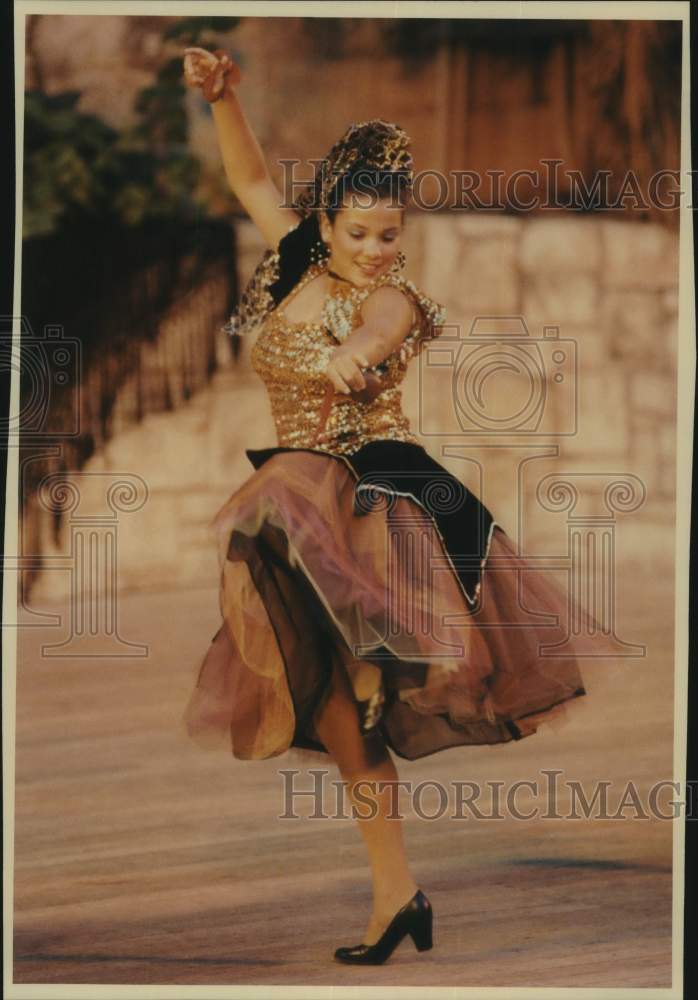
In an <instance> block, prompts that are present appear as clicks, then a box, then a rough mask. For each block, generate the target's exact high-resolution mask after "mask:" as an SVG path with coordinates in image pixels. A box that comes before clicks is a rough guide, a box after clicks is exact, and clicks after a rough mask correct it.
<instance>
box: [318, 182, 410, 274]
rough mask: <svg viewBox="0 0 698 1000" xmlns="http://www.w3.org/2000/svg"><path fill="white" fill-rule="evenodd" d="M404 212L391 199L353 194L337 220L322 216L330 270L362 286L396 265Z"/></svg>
mask: <svg viewBox="0 0 698 1000" xmlns="http://www.w3.org/2000/svg"><path fill="white" fill-rule="evenodd" d="M402 213H403V209H402V208H401V207H400V206H399V205H396V204H394V203H393V202H392V200H391V199H390V198H385V199H376V198H375V197H374V198H372V197H371V195H370V194H355V195H350V196H349V197H348V199H347V203H346V206H345V207H344V208H342V209H341V210H340V211H339V212H338V213H337V214H336V215H335V217H334V220H333V221H332V222H330V221H329V219H328V218H327V216H325V215H324V213H323V215H322V216H321V217H320V234H321V236H322V239H323V240H324V242H325V243H326V244H327V245H328V247H329V248H330V258H329V268H330V270H331V271H334V272H335V274H339V275H340V276H341V277H342V278H347V279H348V280H349V281H351V282H352V283H353V284H355V285H358V286H359V287H361V286H363V285H368V284H370V282H371V281H373V280H374V278H376V277H377V276H378V275H380V274H383V273H384V272H385V271H387V270H388V269H389V268H390V266H391V265H392V264H393V262H394V260H395V258H396V257H397V253H398V250H399V249H400V240H401V237H402V227H403V223H402Z"/></svg>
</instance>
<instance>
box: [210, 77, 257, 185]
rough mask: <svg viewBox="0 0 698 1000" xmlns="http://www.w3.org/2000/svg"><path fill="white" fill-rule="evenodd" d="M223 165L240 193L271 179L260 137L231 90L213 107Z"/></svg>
mask: <svg viewBox="0 0 698 1000" xmlns="http://www.w3.org/2000/svg"><path fill="white" fill-rule="evenodd" d="M211 109H212V111H213V120H214V122H215V127H216V135H217V137H218V145H219V147H220V151H221V156H222V158H223V166H224V168H225V173H226V177H227V178H228V182H229V183H230V186H231V187H232V189H233V191H234V192H235V193H236V194H239V193H240V192H241V191H242V190H243V189H244V188H245V187H247V186H249V185H252V184H256V183H257V182H259V181H262V180H265V178H267V177H268V176H269V171H268V169H267V164H266V161H265V159H264V154H263V152H262V149H261V147H260V145H259V143H258V142H257V137H256V136H255V134H254V132H253V131H252V129H251V127H250V124H249V122H248V121H247V118H246V116H245V113H244V111H243V110H242V107H241V106H240V102H239V101H238V98H237V95H236V94H235V92H234V91H233V90H232V89H231V90H229V91H228V92H226V93H225V94H224V95H223V97H221V99H220V100H218V101H215V102H214V103H213V104H212V105H211Z"/></svg>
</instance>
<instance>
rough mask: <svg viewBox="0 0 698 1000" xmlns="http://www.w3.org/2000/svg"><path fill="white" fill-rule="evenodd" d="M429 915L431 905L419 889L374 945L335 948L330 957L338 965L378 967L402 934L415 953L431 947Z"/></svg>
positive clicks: (390, 952) (394, 947)
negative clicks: (410, 941)
mask: <svg viewBox="0 0 698 1000" xmlns="http://www.w3.org/2000/svg"><path fill="white" fill-rule="evenodd" d="M432 922H433V912H432V909H431V903H430V902H429V900H428V899H427V897H426V896H425V895H424V893H423V892H422V890H421V889H417V891H416V893H415V894H414V896H413V897H412V899H411V900H410V901H409V903H405V905H404V906H403V907H401V909H399V910H398V911H397V913H396V914H395V916H394V917H393V919H392V920H391V921H390V923H389V924H388V926H387V927H386V929H385V930H384V931H383V934H382V936H381V937H380V938H379V939H378V941H376V943H375V944H355V945H353V946H352V947H350V948H337V950H336V951H335V953H334V957H335V958H336V959H337V960H338V961H339V962H346V963H349V964H352V965H382V964H383V962H385V960H386V959H387V958H390V956H391V955H392V953H393V952H394V951H395V949H396V948H397V946H398V945H399V944H400V942H401V941H402V939H403V938H404V937H405V935H406V934H409V935H410V937H411V938H412V940H413V942H414V945H415V948H416V949H417V951H429V949H430V948H431V947H433V943H434V942H433V939H432Z"/></svg>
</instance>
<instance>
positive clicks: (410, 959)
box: [14, 582, 673, 988]
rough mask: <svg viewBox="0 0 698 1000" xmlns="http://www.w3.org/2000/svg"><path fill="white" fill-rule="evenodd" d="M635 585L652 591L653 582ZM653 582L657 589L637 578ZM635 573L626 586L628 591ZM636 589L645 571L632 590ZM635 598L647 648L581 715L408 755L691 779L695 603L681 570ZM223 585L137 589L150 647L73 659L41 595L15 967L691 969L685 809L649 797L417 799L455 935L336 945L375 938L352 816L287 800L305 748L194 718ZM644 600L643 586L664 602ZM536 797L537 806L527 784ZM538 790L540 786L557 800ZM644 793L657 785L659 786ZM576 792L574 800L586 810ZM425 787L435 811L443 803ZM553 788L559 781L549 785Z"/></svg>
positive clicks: (23, 634)
mask: <svg viewBox="0 0 698 1000" xmlns="http://www.w3.org/2000/svg"><path fill="white" fill-rule="evenodd" d="M629 586H630V587H631V588H632V582H630V584H629ZM638 589H639V588H638ZM621 592H622V591H621ZM629 592H631V591H629V590H627V589H626V590H625V593H626V594H627V593H629ZM632 592H633V594H634V596H633V601H632V607H631V608H626V609H625V611H624V612H623V611H622V609H621V611H620V612H619V623H618V631H619V634H620V635H621V637H622V638H623V639H625V640H626V641H633V642H642V643H645V644H646V645H647V655H646V657H645V658H643V659H630V660H615V661H607V662H606V663H605V664H588V665H587V668H586V669H585V683H586V685H587V690H588V692H589V694H588V696H587V698H584V699H580V700H579V701H578V702H575V703H574V705H573V707H571V708H570V710H569V714H568V716H567V718H566V720H565V723H564V725H563V727H562V728H561V729H560V730H554V729H552V728H551V729H550V730H549V731H546V730H543V729H541V730H540V731H539V732H538V733H537V734H536V735H534V736H532V737H530V738H529V739H527V740H523V741H521V742H520V743H515V744H508V745H505V746H499V747H475V748H459V749H452V750H448V751H443V752H441V753H439V754H434V755H433V756H431V757H429V758H425V759H423V760H421V761H416V762H407V761H401V760H398V762H397V763H398V770H399V773H400V777H401V778H411V779H413V780H414V781H418V780H426V779H435V780H440V781H441V782H443V783H444V784H446V786H447V787H449V784H448V783H450V782H453V781H455V780H460V781H463V780H472V781H479V782H484V781H487V780H499V781H503V782H505V783H506V784H507V785H508V784H510V783H512V782H514V781H516V780H518V779H527V780H536V781H538V782H539V784H540V785H541V787H542V786H543V782H544V777H543V775H542V770H543V769H544V768H545V769H551V768H557V769H561V770H562V771H563V776H562V777H563V779H567V780H569V779H574V780H577V781H580V782H581V783H582V785H583V787H584V788H585V791H586V792H587V794H589V793H591V791H592V790H593V788H592V785H593V782H594V781H595V780H596V779H599V778H602V779H604V780H607V781H610V782H612V786H611V788H610V790H609V799H610V801H611V802H613V803H615V804H616V805H617V802H618V800H619V799H620V797H621V795H622V793H623V790H624V788H625V786H626V783H627V782H628V781H630V780H632V781H633V782H634V783H635V785H636V786H637V787H638V789H639V790H640V791H641V793H642V794H643V795H644V794H646V792H647V790H648V789H649V788H650V787H651V785H652V783H653V782H656V781H659V780H661V779H670V778H671V774H672V744H673V732H672V726H673V682H672V674H673V652H672V646H673V605H672V601H671V590H670V587H669V586H668V585H667V587H666V588H665V589H663V590H661V591H659V593H660V595H661V594H664V595H665V596H664V598H662V597H661V596H660V599H659V600H658V599H657V591H656V590H653V592H652V595H651V600H650V595H648V594H646V595H642V594H639V593H637V594H635V593H634V589H633V590H632ZM217 601H218V598H217V592H216V590H215V589H206V590H195V591H186V592H182V591H176V592H172V593H158V594H142V593H141V594H132V595H122V597H121V598H120V603H119V630H120V633H121V635H122V637H123V638H124V639H126V640H128V641H131V642H139V643H146V644H147V645H148V647H149V649H148V656H147V657H145V658H144V659H128V658H100V657H99V656H93V655H89V656H84V655H81V656H76V657H73V658H68V659H55V658H52V657H50V656H49V655H47V654H46V651H42V647H43V646H45V645H52V644H54V643H57V642H59V641H60V640H61V639H62V638H64V637H65V636H66V635H67V626H66V624H65V622H66V618H65V615H66V609H65V608H57V607H54V608H42V609H41V611H42V612H52V613H56V614H58V615H61V616H63V617H62V621H63V624H62V625H60V624H59V625H58V626H56V627H54V628H49V627H45V626H43V625H42V626H41V627H30V625H31V624H32V621H33V619H32V616H31V615H30V613H29V612H28V611H26V610H23V611H22V613H21V615H20V632H19V639H20V642H19V663H18V676H17V692H18V699H17V700H18V704H17V752H16V828H15V838H16V839H15V879H14V897H15V898H14V903H15V923H14V982H15V983H37V984H40V983H44V984H45V983H54V984H58V983H78V984H79V983H104V984H119V983H121V984H140V985H147V984H192V985H193V984H197V985H213V984H215V985H220V986H230V985H243V984H250V985H261V984H269V985H277V986H283V985H301V984H310V985H313V986H328V987H330V986H372V987H376V986H422V985H423V986H427V985H429V986H449V987H454V986H463V987H465V986H468V987H478V986H480V987H482V986H498V987H515V986H519V987H521V986H529V987H542V986H558V987H566V986H578V987H597V988H598V987H607V988H614V987H643V988H647V987H668V986H670V985H671V933H672V926H671V922H672V921H671V906H672V873H671V868H672V824H671V823H670V822H667V821H664V820H661V819H656V818H650V819H647V820H640V819H636V818H632V810H630V811H626V814H627V815H628V817H629V818H626V819H616V820H612V819H598V818H592V819H578V820H574V819H559V820H550V819H549V820H546V819H542V818H540V817H538V818H536V819H532V820H527V821H523V820H517V819H514V818H513V816H511V815H510V814H505V817H504V818H503V819H499V820H497V819H494V820H475V819H473V818H472V816H470V817H469V818H467V819H453V818H451V814H452V812H453V808H454V806H453V804H452V803H449V809H448V810H447V814H446V815H444V816H442V817H441V818H439V819H434V820H425V819H421V818H420V817H419V816H418V815H416V814H415V813H414V812H413V811H412V810H410V808H409V803H407V805H406V809H405V811H406V813H407V818H406V822H405V836H406V839H407V844H408V850H409V854H410V858H411V860H412V864H413V871H414V873H415V878H416V879H417V881H418V884H419V885H420V886H421V887H422V888H423V889H424V891H425V892H426V893H427V894H428V896H429V898H430V900H431V902H432V905H433V907H434V919H435V922H434V948H433V949H432V950H431V951H430V952H425V953H422V954H418V953H417V952H416V951H415V949H414V948H413V946H412V944H411V942H410V941H409V940H408V939H407V940H405V941H403V943H402V944H401V945H400V947H399V948H398V949H397V951H396V952H395V953H394V955H393V957H392V959H391V960H390V961H389V962H387V963H386V964H385V965H383V966H381V967H379V968H370V969H361V968H352V967H346V966H342V965H339V964H338V963H336V962H334V961H333V960H332V955H333V952H334V949H335V948H336V947H337V945H339V944H353V943H355V942H356V941H359V940H360V939H361V935H362V933H363V930H364V927H365V925H366V922H367V920H368V915H369V911H370V879H369V869H368V865H367V861H366V857H365V854H364V850H363V846H362V843H361V840H360V837H359V833H358V830H357V829H356V825H355V824H354V823H353V822H352V821H351V820H349V819H333V820H322V819H320V820H311V819H309V818H308V814H309V812H310V806H306V805H302V804H301V805H299V807H298V812H299V813H300V814H302V818H300V819H298V820H288V819H280V818H279V814H280V813H281V812H282V811H283V808H284V799H283V779H282V777H281V775H280V774H279V771H280V770H282V769H288V768H298V769H300V771H301V773H300V774H299V776H298V777H297V778H296V781H297V782H298V785H297V787H303V788H309V787H310V784H311V778H310V776H309V775H307V774H306V773H305V768H307V767H314V766H315V767H320V768H322V767H329V770H330V775H329V779H328V780H331V779H337V778H338V777H339V775H338V772H337V771H336V769H335V768H334V767H333V766H332V765H331V764H329V761H328V758H327V757H324V756H317V757H316V762H315V763H313V762H308V761H307V760H305V761H303V762H301V763H299V761H298V759H297V758H296V757H295V756H294V754H293V752H291V753H290V754H287V755H284V756H282V757H279V758H276V759H274V760H268V761H255V762H244V761H237V760H235V759H233V758H232V757H231V756H229V755H228V754H226V753H220V752H219V753H216V752H206V751H203V750H201V749H199V748H198V747H196V746H195V745H193V744H192V743H191V742H189V741H188V739H187V737H186V735H185V734H184V732H183V730H182V728H181V724H180V717H181V712H182V709H183V706H184V704H185V702H186V698H187V695H188V692H189V690H190V688H191V686H192V684H193V681H194V677H195V673H196V668H197V667H198V664H199V662H200V660H201V657H202V655H203V652H204V651H205V648H206V645H207V643H208V641H209V640H210V638H211V637H212V636H213V634H214V632H215V630H216V629H217V627H218V623H219V612H218V603H217ZM643 601H644V603H643ZM519 801H520V805H521V808H522V809H525V808H527V806H528V803H527V801H526V799H525V795H523V794H522V796H521V799H520V800H519ZM537 801H539V800H537ZM645 801H646V800H645ZM565 802H566V798H565V795H564V794H563V793H561V796H560V800H559V803H558V805H559V808H560V810H561V811H563V812H564V811H565V808H564V807H565ZM437 804H438V800H437V799H436V797H435V794H434V795H433V796H432V797H431V798H430V797H429V796H428V795H427V794H425V796H424V799H423V805H424V809H425V810H436V806H437ZM539 804H540V801H539Z"/></svg>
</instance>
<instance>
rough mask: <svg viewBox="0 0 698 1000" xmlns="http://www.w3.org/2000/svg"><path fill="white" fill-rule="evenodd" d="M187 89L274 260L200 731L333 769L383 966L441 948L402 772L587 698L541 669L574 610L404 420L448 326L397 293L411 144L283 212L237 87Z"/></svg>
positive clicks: (221, 79)
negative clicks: (197, 93)
mask: <svg viewBox="0 0 698 1000" xmlns="http://www.w3.org/2000/svg"><path fill="white" fill-rule="evenodd" d="M184 73H185V79H186V81H187V83H188V84H189V85H190V86H193V87H199V88H201V89H202V92H203V93H204V96H205V97H206V98H207V99H208V100H209V101H210V102H211V105H212V111H213V117H214V121H215V127H216V132H217V136H218V141H219V144H220V150H221V154H222V159H223V164H224V167H225V171H226V174H227V177H228V180H229V182H230V185H231V187H232V189H233V191H234V192H235V194H236V195H237V197H238V199H239V201H240V203H241V204H242V206H243V207H244V208H245V210H246V211H247V212H248V213H249V216H250V218H251V219H252V221H253V222H254V223H255V224H256V226H257V227H258V229H259V231H260V233H261V234H262V237H263V238H264V240H265V243H266V245H267V250H266V252H265V254H264V256H263V258H262V260H261V262H260V264H259V266H258V267H257V270H256V271H255V273H254V275H253V277H252V280H251V281H250V284H249V285H248V287H247V289H246V291H245V293H244V294H243V296H242V298H241V301H240V303H239V306H238V309H237V311H236V314H235V316H234V317H233V319H232V322H231V325H230V327H229V332H231V334H232V335H233V336H235V337H241V336H244V335H245V334H249V333H251V332H253V331H254V333H255V334H256V340H255V342H254V346H253V348H252V351H251V355H250V357H251V361H252V365H253V367H254V369H255V371H256V372H257V373H258V374H259V375H260V377H261V378H262V380H263V381H264V384H265V386H266V389H267V392H268V398H269V401H270V405H271V410H272V415H273V418H274V421H275V425H276V431H277V437H278V444H277V445H276V446H274V447H270V448H266V449H263V450H256V451H253V450H248V451H247V452H246V453H247V456H248V458H249V459H250V461H251V463H252V465H253V467H254V471H253V472H252V474H251V475H250V476H249V478H248V479H247V480H246V481H245V482H244V483H243V484H242V485H241V486H240V487H239V488H238V489H236V490H235V492H234V493H233V494H232V496H231V497H230V498H229V499H228V500H227V501H226V503H225V504H224V505H223V507H222V508H221V509H220V510H219V511H218V513H217V514H216V516H215V518H214V521H213V524H214V526H215V530H216V537H217V540H218V546H219V560H220V566H221V581H220V582H221V589H220V608H221V614H222V619H223V621H222V625H221V627H220V629H219V631H218V632H217V634H216V635H215V636H214V638H213V640H212V642H211V645H210V648H209V649H208V651H207V653H206V655H205V657H204V659H203V662H202V664H201V667H200V671H199V675H198V681H197V684H196V686H195V689H194V691H193V693H192V697H191V700H190V703H189V705H188V708H187V715H186V721H187V726H188V731H189V733H190V734H191V735H192V737H193V738H195V739H196V740H197V741H199V742H200V743H202V744H204V745H209V744H210V743H211V742H215V741H216V740H217V741H223V742H224V744H225V745H227V746H229V747H231V749H232V752H233V754H234V755H235V756H236V757H238V758H240V759H248V760H249V759H262V758H268V757H273V756H276V755H279V754H283V753H285V752H286V751H287V750H288V749H289V748H290V747H296V748H303V749H304V750H305V751H308V752H313V753H315V754H318V753H322V754H328V755H330V756H331V757H332V759H333V760H334V761H335V762H336V764H337V766H338V768H339V771H340V773H341V775H342V778H343V779H344V781H345V782H346V787H347V790H348V793H349V796H350V799H351V802H352V803H353V804H354V805H355V807H356V816H357V822H358V825H359V829H360V831H361V834H362V836H363V840H364V842H365V845H366V848H367V851H368V857H369V859H370V865H371V873H372V883H373V910H372V913H371V915H370V919H369V921H368V925H367V927H366V930H365V932H364V935H363V940H362V941H361V942H360V943H359V944H357V945H353V946H344V947H340V948H338V949H337V951H336V952H335V958H336V959H338V960H340V961H342V962H346V963H358V964H378V963H381V962H384V961H385V960H386V959H387V958H388V957H389V956H390V954H391V953H392V951H393V950H394V948H395V947H396V946H397V944H399V943H400V941H401V940H402V939H403V938H404V937H405V936H406V935H408V934H409V935H410V936H411V938H412V940H413V942H414V944H415V945H416V947H417V948H418V949H419V950H420V951H423V950H427V949H429V948H431V947H432V908H431V906H430V903H429V900H428V899H427V897H426V896H425V894H424V893H423V892H422V891H421V890H420V889H419V888H418V886H417V884H416V882H415V880H414V878H413V875H412V873H411V871H410V868H409V865H408V860H407V857H406V853H405V847H404V843H403V831H402V822H401V820H399V819H396V818H391V815H392V817H395V816H396V815H398V813H399V809H398V803H397V800H396V796H397V789H398V785H397V784H396V783H397V780H398V775H397V771H396V768H395V763H394V761H393V758H392V757H391V755H390V753H389V750H390V749H392V750H393V752H394V753H395V754H397V755H398V756H400V757H403V758H405V759H408V760H414V759H417V758H419V757H423V756H425V755H427V754H432V753H435V752H437V751H439V750H443V749H445V748H448V747H456V746H463V745H473V744H483V743H503V742H508V741H510V740H513V739H521V738H522V737H525V736H527V735H530V734H532V733H534V732H535V731H536V726H537V724H538V723H539V722H541V721H544V720H548V719H550V718H551V717H552V716H553V715H556V714H558V713H559V712H560V711H562V710H563V703H565V702H567V701H569V700H570V699H572V698H575V697H577V696H579V695H583V694H584V693H585V691H584V687H583V684H582V679H581V676H580V673H579V669H578V664H577V662H576V660H575V659H574V658H573V657H570V656H569V650H567V655H566V656H565V658H564V659H562V658H561V659H554V658H550V657H549V656H547V657H541V656H540V646H541V643H542V642H545V641H547V642H550V636H551V632H550V622H551V621H553V622H555V621H560V620H561V621H564V620H565V617H566V614H567V606H566V595H565V594H564V593H563V592H562V591H561V590H560V589H559V588H558V586H557V584H556V583H555V582H554V581H552V580H551V579H550V578H548V577H547V576H545V575H541V574H540V573H539V572H537V571H536V572H533V566H532V564H531V563H530V562H528V561H527V560H526V559H525V557H523V556H522V555H520V554H518V553H517V551H516V548H515V546H514V544H513V542H512V540H511V539H510V538H509V537H508V536H507V534H506V533H505V532H504V530H503V529H502V527H501V526H500V525H499V524H497V522H496V521H495V520H494V518H493V517H492V515H491V514H490V512H489V511H488V510H487V508H486V507H485V506H484V505H483V504H482V503H481V502H480V500H479V499H478V498H477V497H476V496H474V494H473V493H471V492H470V491H469V490H467V489H466V488H465V486H464V485H463V484H462V483H461V482H460V481H459V480H458V479H456V478H455V477H454V476H452V475H451V474H450V473H449V472H448V471H447V470H445V469H444V468H443V467H442V466H441V465H440V464H439V463H438V462H436V461H435V460H434V459H432V458H431V457H430V456H429V455H428V454H427V452H426V451H425V450H424V449H423V448H422V447H421V446H420V444H419V442H418V440H417V438H416V437H415V435H414V434H413V433H412V430H411V428H410V424H409V421H408V420H407V418H406V416H405V415H404V413H403V412H402V405H401V382H402V380H403V378H404V376H405V373H406V370H407V365H408V363H409V361H410V359H411V358H414V357H416V356H417V355H419V354H420V352H421V351H422V349H423V347H424V345H425V343H426V342H427V341H428V340H430V339H432V338H434V337H438V336H439V335H440V333H441V332H442V331H443V324H444V319H445V317H444V313H443V310H442V309H441V308H440V307H439V306H438V304H437V303H435V302H434V301H433V300H431V299H430V298H428V296H426V295H425V294H423V293H422V292H421V291H420V290H419V289H418V288H417V287H416V286H415V285H414V284H413V283H412V282H411V281H409V280H408V279H407V278H406V277H404V276H403V274H402V268H403V266H404V263H405V261H404V256H403V254H402V252H401V249H400V247H401V241H402V237H403V232H404V215H405V209H406V206H407V202H408V198H409V193H410V188H411V184H412V161H411V156H410V150H409V138H408V136H407V135H406V134H405V133H404V131H403V130H402V129H400V128H399V127H398V126H396V125H394V124H391V123H389V122H384V121H382V120H372V121H368V122H362V123H359V124H354V125H351V126H350V127H349V128H348V129H347V130H346V132H345V133H344V134H343V135H342V136H341V138H340V139H339V140H338V141H337V142H336V143H335V145H334V146H333V147H332V149H331V150H330V153H329V154H328V156H327V157H326V158H325V159H324V160H323V161H322V162H321V164H320V165H319V167H318V169H317V171H316V175H315V179H314V182H313V183H312V184H310V185H309V187H308V188H307V190H305V191H304V192H303V194H302V195H301V196H300V197H299V198H297V199H296V200H295V201H294V203H293V205H292V207H290V206H286V205H284V204H283V198H282V195H281V193H280V192H279V190H278V189H277V187H276V186H275V184H274V182H273V180H272V179H271V177H270V174H269V172H268V169H267V166H266V163H265V159H264V156H263V154H262V151H261V149H260V147H259V144H258V142H257V140H256V138H255V136H254V134H253V132H252V130H251V128H250V126H249V124H248V121H247V119H246V117H245V115H244V113H243V111H242V109H241V107H240V104H239V102H238V99H237V97H236V94H235V85H236V83H237V82H238V81H239V78H240V76H239V71H238V69H237V67H236V66H235V65H234V64H233V63H232V61H231V60H230V59H229V58H228V57H227V56H226V55H225V54H224V53H222V52H217V53H209V52H206V51H205V50H203V49H198V48H191V49H187V50H186V52H185V57H184ZM444 568H445V569H446V571H445V572H444ZM435 570H438V571H435ZM523 570H527V571H528V572H527V574H526V576H527V580H529V581H530V583H529V587H528V589H527V591H526V597H527V602H528V603H529V605H530V606H533V607H534V608H535V614H534V615H533V616H532V615H531V614H530V612H529V611H527V610H525V609H524V606H523V603H522V601H521V600H520V580H521V577H522V571H523ZM446 622H450V623H451V624H449V625H446V624H445V623H446ZM454 622H455V624H454ZM502 624H506V625H507V626H508V627H507V628H500V627H499V626H501V625H502ZM512 624H513V625H516V624H520V625H522V626H525V627H522V628H521V629H518V630H517V629H516V628H512V627H511V626H512ZM359 783H361V791H362V801H361V802H360V801H359V799H358V798H356V795H355V793H356V791H357V790H358V786H359ZM367 798H370V802H371V808H370V810H368V815H367V810H366V805H365V803H366V799H367Z"/></svg>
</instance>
